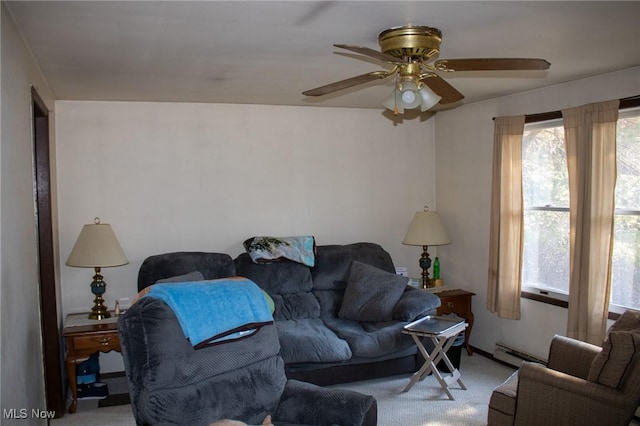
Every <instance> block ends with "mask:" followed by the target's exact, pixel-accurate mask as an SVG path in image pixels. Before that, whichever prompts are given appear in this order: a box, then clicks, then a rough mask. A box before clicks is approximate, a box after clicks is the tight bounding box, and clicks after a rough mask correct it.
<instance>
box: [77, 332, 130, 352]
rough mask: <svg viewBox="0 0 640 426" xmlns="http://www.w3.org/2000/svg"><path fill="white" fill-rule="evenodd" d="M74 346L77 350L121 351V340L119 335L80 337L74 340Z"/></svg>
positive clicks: (106, 334)
mask: <svg viewBox="0 0 640 426" xmlns="http://www.w3.org/2000/svg"><path fill="white" fill-rule="evenodd" d="M73 346H74V347H75V348H76V349H94V350H96V351H98V350H106V349H116V350H120V338H119V336H118V333H104V334H99V335H93V336H78V337H74V338H73Z"/></svg>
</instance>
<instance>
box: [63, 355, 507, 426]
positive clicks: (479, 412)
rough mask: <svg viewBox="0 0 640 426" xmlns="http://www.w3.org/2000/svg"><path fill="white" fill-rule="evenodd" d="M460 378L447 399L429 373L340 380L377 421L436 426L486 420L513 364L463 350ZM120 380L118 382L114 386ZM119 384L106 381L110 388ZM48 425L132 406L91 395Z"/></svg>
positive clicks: (96, 424)
mask: <svg viewBox="0 0 640 426" xmlns="http://www.w3.org/2000/svg"><path fill="white" fill-rule="evenodd" d="M460 372H461V374H462V376H461V377H462V381H463V382H464V384H465V385H466V387H467V390H461V389H460V388H459V387H458V386H457V384H456V385H454V386H452V394H453V396H454V398H455V400H454V401H450V400H449V399H448V398H447V396H446V394H445V393H444V392H443V391H442V390H441V389H440V386H439V385H438V382H437V381H436V379H435V378H434V377H431V376H430V377H427V378H425V379H424V380H423V381H421V382H418V383H416V384H415V385H414V386H413V388H412V389H411V390H410V391H409V392H406V393H403V392H402V389H403V388H404V387H405V386H406V384H407V383H408V381H409V376H408V375H403V376H395V377H390V378H384V379H375V380H368V381H364V382H357V383H349V384H344V385H339V386H335V387H340V388H343V389H351V390H355V391H358V392H362V393H366V394H369V395H373V396H374V397H375V398H376V400H377V401H378V425H380V426H427V425H429V426H431V425H433V426H440V425H443V426H444V425H447V426H448V425H451V426H453V425H456V426H458V425H486V419H487V406H488V403H489V397H490V396H491V391H492V390H493V389H494V388H495V387H496V386H498V385H499V384H500V383H502V382H503V381H504V380H505V379H506V378H507V377H508V376H509V375H510V374H511V373H512V372H513V369H512V368H509V367H505V366H503V365H501V364H498V363H496V362H494V361H492V360H490V359H488V358H485V357H483V356H481V355H473V356H467V355H466V353H464V352H463V354H462V359H461V361H460ZM118 386H120V388H118ZM121 386H122V384H119V385H118V384H117V383H113V384H112V383H109V389H110V392H111V393H114V392H115V391H118V390H119V389H121ZM51 425H53V426H67V425H69V426H76V425H77V426H128V425H135V421H134V420H133V415H132V413H131V406H129V405H120V406H114V407H105V408H97V402H95V401H80V403H79V406H78V411H77V412H76V413H75V414H66V415H65V416H64V417H62V418H60V419H56V420H53V421H52V422H51Z"/></svg>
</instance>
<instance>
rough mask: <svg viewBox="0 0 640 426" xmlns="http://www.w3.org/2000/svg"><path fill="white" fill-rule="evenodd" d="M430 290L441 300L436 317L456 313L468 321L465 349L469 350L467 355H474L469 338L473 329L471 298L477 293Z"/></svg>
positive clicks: (458, 290)
mask: <svg viewBox="0 0 640 426" xmlns="http://www.w3.org/2000/svg"><path fill="white" fill-rule="evenodd" d="M429 290H430V291H433V293H434V294H435V295H436V296H438V297H439V298H440V302H441V303H440V307H439V308H438V311H437V314H436V315H447V314H451V313H454V314H456V315H458V316H459V317H462V318H464V319H465V320H466V321H467V324H469V326H468V327H467V329H466V330H465V332H464V348H465V349H466V350H467V354H469V355H471V354H473V351H472V350H471V348H470V347H469V337H470V336H471V329H472V328H473V312H472V311H471V297H472V296H475V293H472V292H470V291H467V290H461V289H451V290H447V289H442V290H441V291H438V288H437V287H436V288H431V289H429Z"/></svg>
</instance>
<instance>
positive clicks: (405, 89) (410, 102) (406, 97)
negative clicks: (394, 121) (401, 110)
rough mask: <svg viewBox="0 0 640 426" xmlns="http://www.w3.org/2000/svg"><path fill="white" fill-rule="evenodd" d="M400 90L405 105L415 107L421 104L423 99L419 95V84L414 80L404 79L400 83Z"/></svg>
mask: <svg viewBox="0 0 640 426" xmlns="http://www.w3.org/2000/svg"><path fill="white" fill-rule="evenodd" d="M399 91H400V94H401V95H400V99H401V100H402V106H403V107H405V108H407V109H414V108H417V107H418V106H420V103H421V102H422V99H421V98H420V96H418V85H417V84H416V83H415V82H414V81H412V80H409V81H403V82H402V83H400V89H399Z"/></svg>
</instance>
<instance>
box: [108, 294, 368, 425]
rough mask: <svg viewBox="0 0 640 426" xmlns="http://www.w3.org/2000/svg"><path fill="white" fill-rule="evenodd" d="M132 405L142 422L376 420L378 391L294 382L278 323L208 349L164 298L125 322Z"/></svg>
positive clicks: (136, 308) (121, 324)
mask: <svg viewBox="0 0 640 426" xmlns="http://www.w3.org/2000/svg"><path fill="white" fill-rule="evenodd" d="M118 330H119V333H120V340H121V346H122V355H123V357H124V364H125V370H126V375H127V379H128V382H129V394H130V398H131V406H132V409H133V414H134V416H135V419H136V422H137V423H138V424H140V425H156V424H163V425H168V424H176V425H182V424H184V425H209V424H210V423H212V422H214V421H217V420H220V419H235V420H241V421H244V422H246V423H248V424H261V423H262V421H263V420H264V419H265V417H266V416H267V415H270V416H271V417H272V420H273V423H274V424H275V425H295V424H299V425H343V426H347V425H354V426H359V425H376V424H377V404H376V400H375V399H374V398H373V397H372V396H367V395H362V394H359V393H356V392H352V391H343V390H337V389H325V388H321V387H319V386H315V385H312V384H309V383H304V382H300V381H296V380H287V378H286V376H285V372H284V363H283V361H282V358H281V357H280V355H279V350H280V344H279V341H278V335H277V332H276V329H275V326H274V325H272V324H271V325H266V326H264V327H262V328H261V329H260V330H259V331H258V332H256V333H254V334H253V335H252V336H250V337H246V338H243V339H239V340H235V341H230V342H226V343H224V344H218V345H213V346H207V347H204V348H201V349H194V347H193V346H192V345H191V343H190V342H189V341H188V340H187V339H186V338H185V336H184V333H183V331H182V328H181V326H180V323H179V322H178V319H177V318H176V316H175V314H174V311H173V310H172V309H171V308H170V307H169V306H168V305H167V304H166V303H165V302H163V301H162V300H159V299H156V298H151V297H145V298H142V299H140V300H139V301H138V302H137V303H135V304H134V305H133V306H132V307H131V308H129V309H128V310H127V311H126V313H125V314H124V315H122V316H121V317H120V318H119V320H118Z"/></svg>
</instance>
